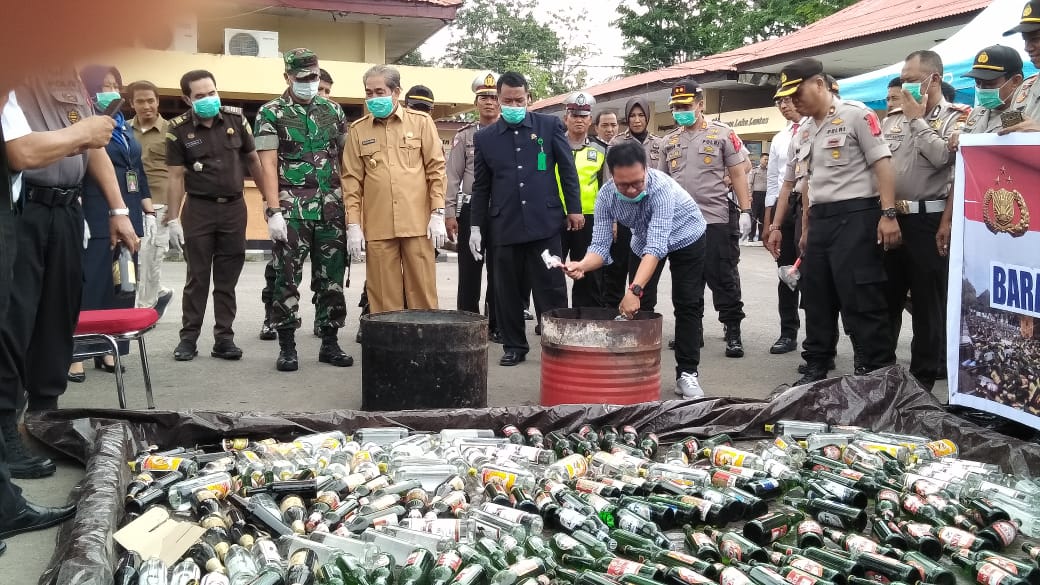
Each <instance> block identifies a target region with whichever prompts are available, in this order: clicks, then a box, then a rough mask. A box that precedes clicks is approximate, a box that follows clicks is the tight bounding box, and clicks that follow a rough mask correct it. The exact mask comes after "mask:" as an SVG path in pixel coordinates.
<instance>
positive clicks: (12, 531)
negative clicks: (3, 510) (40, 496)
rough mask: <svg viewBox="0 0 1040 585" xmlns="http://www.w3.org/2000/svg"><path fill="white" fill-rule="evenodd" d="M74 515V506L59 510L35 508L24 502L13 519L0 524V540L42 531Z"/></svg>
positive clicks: (33, 505) (30, 503)
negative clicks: (24, 533) (33, 531)
mask: <svg viewBox="0 0 1040 585" xmlns="http://www.w3.org/2000/svg"><path fill="white" fill-rule="evenodd" d="M75 514H76V506H74V505H73V506H64V507H61V508H45V507H43V506H37V505H36V504H33V503H32V502H25V503H23V504H22V507H21V509H20V510H18V512H17V513H16V514H15V516H14V517H13V518H11V519H10V520H8V521H7V522H4V523H3V524H0V538H7V537H8V536H14V535H16V534H21V533H23V532H30V531H32V530H43V529H44V528H50V527H51V526H54V525H56V524H61V523H62V522H64V521H65V520H68V519H69V518H72V517H73V516H74V515H75Z"/></svg>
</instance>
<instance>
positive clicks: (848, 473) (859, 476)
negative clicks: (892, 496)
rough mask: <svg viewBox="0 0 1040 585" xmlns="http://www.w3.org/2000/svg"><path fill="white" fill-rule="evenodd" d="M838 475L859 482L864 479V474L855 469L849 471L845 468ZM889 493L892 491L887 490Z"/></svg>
mask: <svg viewBox="0 0 1040 585" xmlns="http://www.w3.org/2000/svg"><path fill="white" fill-rule="evenodd" d="M838 475H840V476H842V477H847V478H849V479H852V480H855V481H859V480H861V479H863V478H864V477H866V474H863V473H860V472H859V471H856V470H855V469H849V468H845V469H842V470H840V471H838ZM889 491H892V490H889ZM892 493H895V492H892Z"/></svg>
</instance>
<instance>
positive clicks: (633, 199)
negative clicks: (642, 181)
mask: <svg viewBox="0 0 1040 585" xmlns="http://www.w3.org/2000/svg"><path fill="white" fill-rule="evenodd" d="M614 194H615V195H617V198H618V199H620V200H621V201H624V202H625V203H639V202H640V201H642V200H643V199H646V189H643V190H642V191H640V192H639V195H636V196H635V197H626V196H624V195H622V194H621V191H618V190H615V191H614Z"/></svg>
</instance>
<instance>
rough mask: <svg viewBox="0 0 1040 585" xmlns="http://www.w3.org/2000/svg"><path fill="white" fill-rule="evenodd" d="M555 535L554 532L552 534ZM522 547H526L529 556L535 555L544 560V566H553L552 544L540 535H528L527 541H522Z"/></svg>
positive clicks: (554, 562)
mask: <svg viewBox="0 0 1040 585" xmlns="http://www.w3.org/2000/svg"><path fill="white" fill-rule="evenodd" d="M553 536H555V534H554V535H553ZM524 547H525V548H526V549H527V553H528V554H529V555H530V556H535V557H538V558H540V559H542V560H543V561H545V566H546V567H550V568H554V567H555V565H556V564H557V563H556V555H555V554H554V553H553V548H552V545H550V544H549V543H548V542H546V541H545V539H544V538H542V537H541V536H537V535H535V536H528V537H527V542H525V543H524Z"/></svg>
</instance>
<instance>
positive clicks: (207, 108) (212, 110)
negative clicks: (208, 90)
mask: <svg viewBox="0 0 1040 585" xmlns="http://www.w3.org/2000/svg"><path fill="white" fill-rule="evenodd" d="M191 109H193V110H195V113H196V114H197V115H198V117H200V118H202V119H204V120H208V119H210V118H215V117H216V116H217V114H219V113H220V96H218V95H209V96H206V97H204V98H202V99H199V100H195V101H194V102H192V104H191Z"/></svg>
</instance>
